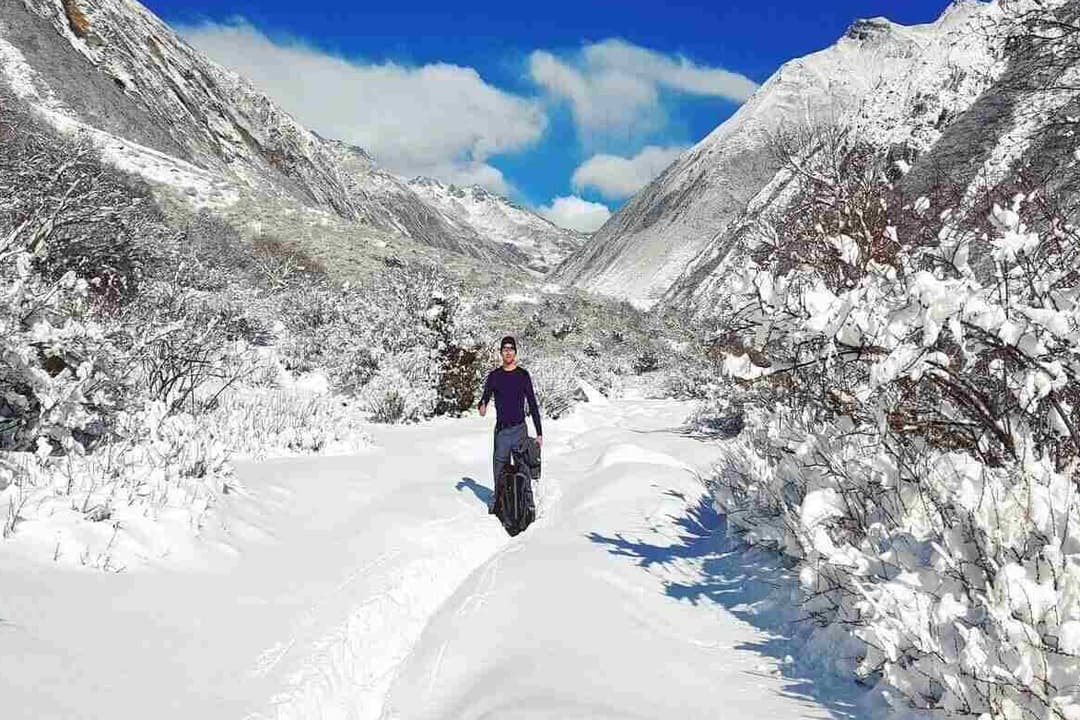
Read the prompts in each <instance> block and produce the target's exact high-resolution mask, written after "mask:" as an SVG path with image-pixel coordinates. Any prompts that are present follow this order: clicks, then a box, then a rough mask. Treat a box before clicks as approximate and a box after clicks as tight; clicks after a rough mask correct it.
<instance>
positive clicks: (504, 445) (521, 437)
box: [492, 423, 529, 483]
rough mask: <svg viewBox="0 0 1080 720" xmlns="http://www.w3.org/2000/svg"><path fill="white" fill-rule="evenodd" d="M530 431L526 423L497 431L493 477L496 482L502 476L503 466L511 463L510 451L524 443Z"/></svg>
mask: <svg viewBox="0 0 1080 720" xmlns="http://www.w3.org/2000/svg"><path fill="white" fill-rule="evenodd" d="M528 436H529V432H528V430H527V429H526V427H525V423H521V424H520V425H514V426H512V427H508V428H503V429H502V430H499V431H497V432H496V433H495V453H494V458H493V459H494V462H493V463H492V471H493V473H494V475H493V478H494V480H495V482H496V483H498V482H499V478H501V477H502V473H503V468H505V467H506V466H507V465H508V464H509V463H510V451H511V450H514V449H515V448H517V447H519V446H521V445H523V444H524V443H525V438H527V437H528Z"/></svg>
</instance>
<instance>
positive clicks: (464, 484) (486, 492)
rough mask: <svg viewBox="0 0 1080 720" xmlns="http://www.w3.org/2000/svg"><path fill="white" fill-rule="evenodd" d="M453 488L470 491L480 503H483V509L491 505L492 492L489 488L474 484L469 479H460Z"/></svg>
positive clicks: (474, 482)
mask: <svg viewBox="0 0 1080 720" xmlns="http://www.w3.org/2000/svg"><path fill="white" fill-rule="evenodd" d="M454 487H455V488H457V489H458V490H469V491H471V492H472V494H473V495H475V496H476V498H477V499H478V500H479V501H480V502H482V503H484V507H487V506H488V505H490V504H491V496H492V495H493V494H494V491H493V490H492V489H491V488H489V487H487V486H484V485H481V484H480V483H478V482H476V481H475V480H473V479H472V478H471V477H463V478H461V480H460V481H459V482H458V484H457V485H455V486H454Z"/></svg>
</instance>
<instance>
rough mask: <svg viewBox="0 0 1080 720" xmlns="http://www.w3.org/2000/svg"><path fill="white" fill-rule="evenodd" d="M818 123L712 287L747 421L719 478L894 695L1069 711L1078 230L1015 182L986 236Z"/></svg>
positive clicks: (1079, 564) (723, 491)
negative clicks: (734, 265) (778, 207)
mask: <svg viewBox="0 0 1080 720" xmlns="http://www.w3.org/2000/svg"><path fill="white" fill-rule="evenodd" d="M818 140H820V141H821V142H819V143H817V145H816V146H815V147H816V148H817V152H819V153H824V156H822V155H817V156H815V155H814V154H812V153H808V154H802V155H799V156H798V157H793V158H789V160H797V161H798V162H799V170H800V172H802V173H803V180H802V181H801V182H802V183H803V187H802V193H801V195H800V197H799V198H797V199H796V203H795V207H796V210H795V211H794V213H793V214H789V215H787V216H785V217H784V218H780V224H779V226H778V227H777V226H772V227H768V226H766V227H762V228H760V234H759V236H760V237H761V238H762V242H761V244H760V245H759V246H757V247H756V248H751V252H750V253H749V254H748V256H747V258H746V260H747V262H748V270H747V272H746V273H745V275H743V276H741V277H739V278H733V279H732V282H731V285H730V291H731V294H730V302H728V303H725V305H724V307H721V308H717V315H716V318H715V322H716V324H717V326H718V327H719V329H720V332H718V334H717V341H716V342H717V346H718V348H719V350H720V356H721V359H722V362H723V365H724V368H725V371H726V373H727V374H728V376H729V377H730V378H731V379H732V383H731V385H730V386H729V388H728V389H727V393H728V394H729V395H730V398H731V401H732V402H735V403H736V404H739V405H741V406H743V408H744V410H745V416H744V418H745V423H746V430H745V431H744V432H743V434H742V436H741V437H740V439H739V440H737V441H734V442H736V443H738V445H736V446H735V449H734V450H733V453H732V455H731V460H730V463H729V466H728V467H726V468H724V469H723V470H722V472H721V473H720V475H719V477H718V478H717V483H716V494H717V498H718V500H719V501H720V502H721V504H722V505H723V506H724V507H725V508H726V509H727V511H728V512H729V520H730V522H731V524H732V526H733V527H736V528H740V529H741V530H742V531H744V532H745V533H747V537H748V539H750V540H752V541H759V542H769V543H774V544H775V545H776V546H777V547H778V548H780V549H782V550H783V551H784V552H786V553H787V554H789V555H790V556H791V557H792V558H793V559H794V560H795V561H797V562H798V565H799V568H800V579H801V582H802V585H803V589H804V591H805V592H804V597H805V610H806V612H807V614H808V616H809V617H810V618H813V619H814V620H816V622H817V623H819V624H820V625H821V626H823V627H844V628H849V629H850V631H851V632H852V633H853V634H854V635H855V636H856V637H858V638H860V639H861V640H862V641H863V642H864V644H865V653H864V655H863V657H862V658H860V659H859V660H858V663H857V667H856V668H855V670H856V672H858V674H859V675H860V676H862V677H864V678H866V679H868V680H881V681H883V683H884V684H883V689H884V690H885V692H886V694H887V695H888V697H890V698H891V699H892V700H893V701H895V702H896V703H897V704H901V705H909V706H914V707H917V708H924V709H932V710H938V711H945V712H949V713H954V714H971V715H980V714H985V715H986V716H987V717H995V718H997V717H1001V718H1021V717H1055V718H1077V717H1080V644H1078V643H1077V641H1076V640H1077V630H1078V629H1080V624H1078V623H1080V500H1078V495H1077V489H1078V479H1077V468H1078V464H1077V463H1078V462H1080V435H1078V434H1077V428H1078V427H1080V383H1078V382H1077V380H1078V373H1080V362H1078V361H1077V357H1078V356H1080V273H1078V272H1077V268H1078V267H1080V235H1078V233H1077V231H1076V228H1075V227H1073V226H1072V225H1070V224H1069V223H1067V222H1065V221H1064V220H1063V219H1062V218H1061V216H1060V215H1058V214H1057V213H1056V212H1055V209H1054V207H1053V205H1052V204H1051V203H1049V202H1047V201H1046V200H1045V199H1044V198H1042V197H1040V196H1039V195H1037V194H1027V195H1025V194H1019V195H1017V196H1015V197H1013V198H1009V199H1007V201H1006V202H1004V203H1002V205H1001V206H995V207H994V210H993V212H992V213H991V216H990V218H989V223H988V226H989V227H990V228H991V234H990V235H989V237H986V238H985V239H983V238H982V237H981V232H982V231H981V229H979V228H972V227H969V226H966V225H964V224H963V223H960V222H956V221H953V220H952V219H951V217H952V216H951V214H950V213H948V212H945V213H943V214H942V215H941V217H940V219H938V220H933V219H932V218H933V216H930V215H928V214H926V213H925V210H926V207H925V201H924V200H922V199H916V200H915V201H914V202H911V203H909V204H904V203H903V199H902V198H898V197H896V196H895V194H894V193H892V192H891V189H890V186H889V183H888V179H887V177H886V172H885V163H884V162H882V161H881V160H880V158H878V157H877V156H875V155H874V153H873V152H872V151H870V150H869V149H868V148H865V147H860V146H858V145H856V144H852V143H851V142H850V141H849V140H848V139H847V138H846V137H844V136H843V134H842V133H838V134H835V135H831V136H828V137H824V138H821V137H819V138H818ZM822 148H824V150H822ZM800 203H805V204H802V205H800ZM912 213H914V214H916V215H918V216H919V217H923V218H924V220H923V222H924V223H932V222H937V223H938V224H937V227H936V228H934V229H933V231H931V232H925V231H923V232H918V233H915V232H912V233H911V234H910V235H905V234H901V232H900V231H899V230H898V227H901V226H903V227H911V224H910V223H908V224H903V225H902V223H901V222H900V219H901V217H902V216H904V215H909V214H912ZM1036 228H1037V229H1036ZM926 238H931V239H932V240H933V241H932V242H927V240H926Z"/></svg>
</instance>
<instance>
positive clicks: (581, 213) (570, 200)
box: [537, 195, 611, 232]
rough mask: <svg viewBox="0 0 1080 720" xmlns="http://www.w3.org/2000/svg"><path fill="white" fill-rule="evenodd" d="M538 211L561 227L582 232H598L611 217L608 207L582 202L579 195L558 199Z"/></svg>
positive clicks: (601, 204)
mask: <svg viewBox="0 0 1080 720" xmlns="http://www.w3.org/2000/svg"><path fill="white" fill-rule="evenodd" d="M537 211H538V212H539V213H540V214H541V215H543V216H544V217H546V218H547V219H548V220H550V221H551V222H553V223H555V224H556V225H558V226H559V227H564V228H570V229H571V230H578V231H580V232H593V231H594V230H598V229H599V228H600V226H601V225H603V224H604V223H605V222H607V219H608V218H609V217H611V211H610V210H608V208H607V205H604V204H603V203H594V202H589V201H588V200H582V199H581V198H579V197H578V196H577V195H570V196H567V197H557V198H555V199H554V200H552V201H551V204H550V205H541V206H540V207H539V208H537Z"/></svg>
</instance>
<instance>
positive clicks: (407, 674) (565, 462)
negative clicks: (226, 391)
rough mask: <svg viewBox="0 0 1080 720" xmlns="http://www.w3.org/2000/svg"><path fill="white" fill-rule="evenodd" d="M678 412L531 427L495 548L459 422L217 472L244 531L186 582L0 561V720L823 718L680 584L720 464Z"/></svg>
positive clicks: (736, 624) (584, 411) (161, 567)
mask: <svg viewBox="0 0 1080 720" xmlns="http://www.w3.org/2000/svg"><path fill="white" fill-rule="evenodd" d="M690 410H691V407H690V406H689V405H688V404H685V403H679V402H675V401H657V400H641V399H629V400H620V401H611V402H609V401H607V399H606V398H605V399H603V402H599V401H598V402H593V403H588V404H585V405H582V406H580V407H579V408H578V409H576V410H575V412H574V413H573V414H571V415H570V416H569V417H567V418H564V419H561V420H558V421H549V424H550V425H549V431H548V437H547V440H548V442H547V443H546V444H545V449H544V453H545V456H544V474H543V477H542V478H541V480H540V481H539V482H538V483H537V484H536V498H537V505H538V518H537V520H536V522H535V523H534V524H533V526H532V527H530V528H529V530H528V531H526V532H525V533H524V534H522V535H520V536H518V537H516V538H508V537H507V536H506V534H505V533H504V532H503V530H502V528H501V527H499V525H498V523H497V521H496V520H495V519H494V518H493V517H491V516H489V515H488V514H487V512H486V507H485V506H484V501H485V500H486V497H487V495H488V493H490V492H491V489H490V485H491V479H490V477H489V475H490V472H491V471H490V467H491V465H490V452H491V419H490V418H488V419H487V420H482V419H480V418H476V417H474V418H469V419H464V420H448V419H440V420H436V421H432V422H429V423H425V424H422V425H419V426H411V427H384V426H379V427H375V428H374V429H373V433H372V434H373V435H374V437H375V438H376V447H375V448H373V449H372V450H370V451H369V452H366V453H364V454H361V455H357V456H353V457H337V458H314V459H312V458H307V459H299V460H298V459H290V460H282V461H272V462H267V463H261V464H257V465H256V464H252V465H248V466H242V467H241V468H240V472H239V477H240V479H241V481H242V484H241V489H242V492H238V493H236V494H235V495H233V496H229V497H230V498H232V499H231V500H229V501H228V502H231V503H233V505H232V506H231V507H230V508H229V510H230V512H231V513H232V522H231V523H230V524H231V525H235V526H237V527H251V528H254V529H257V530H258V532H255V533H246V534H244V535H243V536H242V537H238V536H229V535H228V534H227V533H226V534H224V535H221V534H218V535H215V534H210V536H209V537H208V538H207V548H208V550H207V553H208V560H207V563H206V569H205V570H204V571H198V570H192V569H190V566H189V567H188V568H187V569H185V570H182V571H181V570H178V569H177V568H175V567H170V566H169V565H168V564H167V562H165V561H162V562H161V563H159V564H158V565H150V566H147V567H145V568H142V569H140V570H137V571H135V572H130V573H126V574H124V575H116V576H109V575H105V574H102V573H93V572H80V571H77V570H72V569H70V568H57V567H54V566H51V565H43V564H36V565H35V564H32V563H30V561H28V560H27V559H26V558H25V557H22V556H17V555H12V554H4V553H2V552H0V577H3V578H4V584H3V587H2V589H0V617H2V618H3V630H4V646H0V697H3V698H9V699H10V702H8V703H5V706H6V707H5V714H4V716H5V718H7V720H19V719H20V718H31V717H35V718H39V717H65V718H67V717H72V718H74V717H79V718H106V717H108V718H115V717H154V718H191V717H198V718H200V719H204V718H205V719H212V718H230V719H236V718H246V719H248V720H270V719H273V720H286V719H289V718H305V719H308V720H311V719H315V718H335V719H338V718H341V719H346V718H348V719H352V720H374V719H376V718H384V719H386V720H392V719H395V718H402V719H409V720H411V719H412V718H448V719H449V718H454V719H455V720H456V719H458V718H482V717H484V718H491V717H497V718H507V717H523V718H524V717H543V718H572V717H581V718H603V717H657V718H659V717H672V716H674V714H675V713H678V714H683V713H684V712H686V711H693V710H694V709H695V708H696V709H697V710H698V711H700V710H702V709H705V708H713V707H716V706H717V704H719V703H723V705H724V707H725V708H726V710H727V713H726V714H725V717H761V716H769V717H776V718H796V717H798V718H804V717H835V716H837V715H836V713H835V712H832V713H831V714H830V712H829V710H828V709H826V708H825V707H824V706H822V705H821V704H820V703H819V702H818V701H817V700H814V699H813V698H812V697H809V696H808V695H807V693H806V692H805V691H804V690H799V691H792V690H791V688H792V687H794V686H795V683H792V682H791V681H790V680H788V679H786V678H785V677H784V675H783V674H784V672H785V669H784V668H782V667H781V663H778V662H777V658H776V657H774V655H775V653H772V654H768V655H766V654H763V653H762V652H760V651H758V650H756V649H755V647H757V646H759V645H760V646H765V645H767V644H768V643H775V642H776V638H774V637H772V636H770V635H768V634H767V633H763V632H762V631H761V630H757V629H755V628H754V627H752V626H751V625H750V624H748V623H747V622H746V621H745V620H744V619H739V618H737V617H736V615H740V613H741V612H742V611H745V610H746V609H747V608H750V610H751V612H752V605H753V603H752V602H751V601H749V600H748V601H747V603H749V604H747V603H743V604H742V605H740V604H738V603H730V604H729V605H727V606H725V604H724V598H723V594H724V593H727V592H729V591H730V592H735V590H728V589H724V590H722V591H721V590H716V589H715V588H712V587H711V585H710V583H711V582H713V581H714V580H716V579H715V578H708V579H705V575H704V574H703V568H704V567H705V565H706V564H707V563H709V562H712V561H715V559H716V557H717V556H716V554H715V553H714V552H713V550H711V549H708V551H707V552H703V551H702V550H701V548H704V547H705V546H704V545H702V542H705V541H704V540H702V538H700V537H698V535H699V534H701V533H711V532H712V531H711V530H708V529H705V530H703V529H702V528H701V527H698V525H699V524H700V522H699V521H700V518H699V517H698V516H697V515H695V514H694V513H695V507H696V506H698V505H699V504H700V503H702V502H704V500H703V498H705V497H706V495H705V489H704V487H703V486H702V484H701V481H700V479H699V477H698V476H697V475H696V471H702V472H705V471H708V469H709V468H710V467H711V465H712V463H714V462H716V461H717V460H719V459H720V457H721V456H722V453H723V448H722V447H721V446H718V445H716V444H709V443H703V442H699V441H695V440H693V439H691V438H689V437H686V436H683V435H680V434H678V433H674V432H672V428H675V427H677V426H678V425H679V424H680V423H681V421H682V419H683V418H684V417H685V416H686V415H687V414H688V413H689V412H690ZM688 538H689V539H688ZM223 540H224V542H225V543H226V547H225V548H221V544H222V541H223ZM688 543H689V544H688ZM684 545H685V547H684ZM688 548H689V549H688ZM0 550H2V548H0ZM214 553H218V555H214ZM745 580H746V578H744V577H738V576H736V577H735V578H734V580H733V582H734V583H735V584H736V585H737V586H740V587H741V586H742V585H744V584H745ZM732 587H735V586H732ZM673 588H674V590H673ZM679 588H690V589H691V590H690V591H686V592H684V594H686V597H682V596H680V595H679V592H680V591H679V590H678V589H679ZM687 592H688V593H689V594H687ZM76 597H77V598H78V600H77V601H76V600H73V598H76ZM738 597H741V596H738ZM716 598H719V600H716ZM76 604H78V607H79V612H78V613H73V612H72V609H73V607H74V606H75V605H76ZM733 612H735V613H736V615H733V614H732V613H733ZM740 617H743V615H740ZM665 686H666V689H665ZM10 708H14V709H15V712H14V714H11V713H10V711H9V709H10ZM834 710H835V708H834ZM839 716H841V717H850V716H849V715H845V714H844V713H840V715H839Z"/></svg>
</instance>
